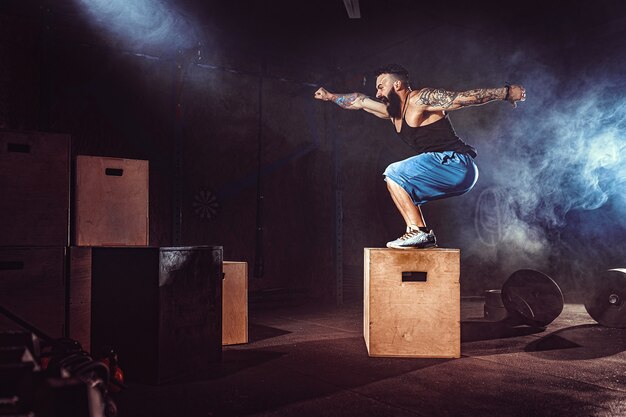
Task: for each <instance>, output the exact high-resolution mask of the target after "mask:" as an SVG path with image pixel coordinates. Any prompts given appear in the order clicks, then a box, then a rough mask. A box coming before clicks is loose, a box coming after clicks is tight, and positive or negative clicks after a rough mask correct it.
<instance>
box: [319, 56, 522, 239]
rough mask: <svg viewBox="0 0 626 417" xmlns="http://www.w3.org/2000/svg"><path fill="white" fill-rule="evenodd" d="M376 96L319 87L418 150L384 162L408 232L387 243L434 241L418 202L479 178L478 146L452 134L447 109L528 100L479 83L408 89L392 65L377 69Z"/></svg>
mask: <svg viewBox="0 0 626 417" xmlns="http://www.w3.org/2000/svg"><path fill="white" fill-rule="evenodd" d="M375 75H376V98H377V99H378V100H374V99H372V98H370V97H367V96H366V95H364V94H361V93H351V94H333V93H330V92H328V91H326V90H325V89H324V88H320V89H319V90H317V91H316V92H315V98H316V99H318V100H324V101H332V102H334V103H336V104H337V105H339V106H340V107H342V108H344V109H348V110H365V111H366V112H368V113H371V114H373V115H375V116H378V117H380V118H381V119H387V120H390V121H391V123H393V126H394V128H395V131H396V133H397V134H398V136H400V138H401V139H402V140H403V141H404V142H406V143H407V145H409V146H410V147H411V148H412V149H413V151H414V152H415V153H416V155H415V156H413V157H411V158H408V159H405V160H403V161H400V162H396V163H393V164H391V165H389V166H388V167H387V169H386V170H385V172H384V173H383V175H384V176H385V181H386V183H387V189H388V190H389V193H390V194H391V198H392V199H393V202H394V203H395V205H396V207H397V208H398V210H399V211H400V214H402V217H403V219H404V221H405V223H406V232H405V234H404V235H402V236H401V237H399V238H398V239H396V240H393V241H391V242H388V243H387V247H389V248H396V249H409V248H428V247H432V246H436V238H435V234H434V233H433V231H432V230H430V229H428V228H427V227H426V223H425V222H424V217H423V215H422V211H421V209H420V206H421V205H422V204H424V203H426V202H428V201H432V200H437V199H440V198H446V197H452V196H457V195H461V194H465V193H466V192H468V191H469V190H471V189H472V187H473V186H474V184H475V183H476V180H477V179H478V168H477V167H476V165H475V164H474V158H475V157H476V150H475V149H474V148H472V147H471V146H469V145H467V144H466V143H465V142H463V141H462V140H461V139H459V138H458V137H457V136H456V133H455V132H454V129H453V128H452V124H451V123H450V120H449V118H448V114H447V112H449V111H452V110H457V109H460V108H462V107H468V106H476V105H480V104H485V103H488V102H490V101H495V100H503V101H508V102H509V103H511V104H512V105H513V107H515V106H516V103H517V102H518V101H524V100H525V99H526V92H525V90H524V88H523V87H522V86H519V85H508V84H507V85H506V86H505V87H501V88H481V89H476V90H469V91H463V92H454V91H446V90H442V89H436V88H421V89H416V90H412V89H411V86H410V84H409V73H408V71H407V70H406V69H405V68H403V67H402V66H400V65H396V64H391V65H387V66H385V67H383V68H380V69H379V70H377V71H376V74H375Z"/></svg>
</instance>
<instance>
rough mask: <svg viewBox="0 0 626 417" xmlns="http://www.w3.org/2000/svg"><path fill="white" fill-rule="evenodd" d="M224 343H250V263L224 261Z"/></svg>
mask: <svg viewBox="0 0 626 417" xmlns="http://www.w3.org/2000/svg"><path fill="white" fill-rule="evenodd" d="M223 268H224V280H223V282H222V285H223V292H222V296H223V302H222V344H223V345H234V344H240V343H248V263H247V262H232V261H224V265H223Z"/></svg>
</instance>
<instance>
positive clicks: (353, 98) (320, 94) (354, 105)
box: [315, 88, 389, 119]
mask: <svg viewBox="0 0 626 417" xmlns="http://www.w3.org/2000/svg"><path fill="white" fill-rule="evenodd" d="M315 98H316V99H318V100H324V101H332V102H333V103H335V104H337V105H338V106H339V107H341V108H344V109H348V110H365V111H366V112H368V113H372V114H373V115H375V116H378V117H380V118H381V119H389V113H388V112H387V106H386V105H385V104H383V103H381V102H380V101H378V100H374V99H372V98H371V97H368V96H366V95H365V94H361V93H350V94H333V93H330V92H328V91H326V90H325V89H324V88H320V89H319V90H317V91H316V92H315Z"/></svg>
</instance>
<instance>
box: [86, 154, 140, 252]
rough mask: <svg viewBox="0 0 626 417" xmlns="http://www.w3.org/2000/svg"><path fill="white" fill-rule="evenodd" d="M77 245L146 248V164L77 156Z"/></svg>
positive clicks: (135, 161) (128, 160) (131, 160)
mask: <svg viewBox="0 0 626 417" xmlns="http://www.w3.org/2000/svg"><path fill="white" fill-rule="evenodd" d="M74 219H75V220H74V244H75V245H76V246H146V245H148V161H143V160H136V159H121V158H105V157H99V156H84V155H79V156H77V157H76V198H75V218H74Z"/></svg>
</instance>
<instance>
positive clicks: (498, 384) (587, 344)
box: [116, 299, 626, 417]
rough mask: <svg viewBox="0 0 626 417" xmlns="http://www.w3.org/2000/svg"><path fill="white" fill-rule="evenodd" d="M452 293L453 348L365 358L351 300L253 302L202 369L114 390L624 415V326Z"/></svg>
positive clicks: (266, 401)
mask: <svg viewBox="0 0 626 417" xmlns="http://www.w3.org/2000/svg"><path fill="white" fill-rule="evenodd" d="M482 306H483V304H482V301H480V300H479V299H464V300H463V302H462V313H461V315H462V340H463V342H462V346H461V351H462V357H461V358H460V359H453V360H445V359H398V358H370V357H368V355H367V351H366V348H365V343H364V341H363V335H362V309H361V306H345V307H342V308H320V307H316V306H308V307H303V306H297V307H291V308H272V309H270V308H257V309H252V310H251V312H250V343H248V344H246V345H238V346H229V347H225V348H224V354H223V361H222V363H221V364H220V365H219V366H218V367H216V371H215V372H216V373H215V376H214V377H212V378H211V379H207V380H202V381H196V382H187V383H178V384H168V385H161V386H148V385H138V384H132V382H130V383H129V388H128V389H127V390H125V391H124V392H122V393H120V394H118V396H117V397H116V402H117V404H118V407H119V411H120V414H119V415H120V417H126V416H127V417H131V416H132V417H140V416H146V417H148V416H150V417H156V416H172V417H173V416H184V417H196V416H197V417H200V416H202V417H212V416H355V417H357V416H358V417H364V416H376V417H381V416H424V417H431V416H468V417H479V416H489V417H495V416H499V417H503V416H520V417H521V416H524V417H527V416H567V417H576V416H626V330H619V329H610V328H604V327H601V326H599V325H597V324H596V323H595V322H594V321H593V320H592V319H591V318H590V317H589V316H588V314H587V313H586V311H585V309H584V307H583V306H582V305H579V304H566V305H565V308H564V310H563V313H562V314H561V315H560V316H559V318H557V319H556V320H555V321H554V322H553V323H552V324H550V325H549V326H548V327H547V329H545V330H543V331H541V330H536V329H530V328H528V327H519V328H514V329H509V330H507V331H502V329H498V328H497V326H495V325H493V324H492V323H484V322H483V323H481V322H480V320H476V319H479V318H481V317H482Z"/></svg>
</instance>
